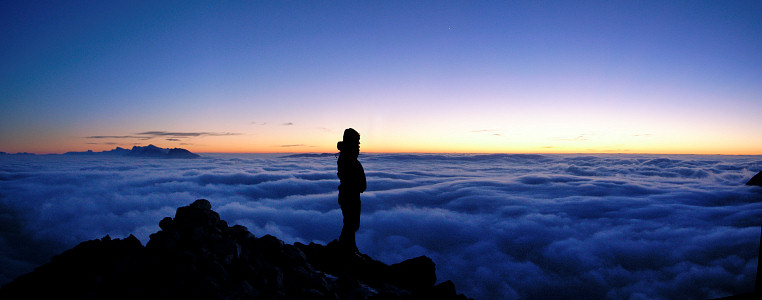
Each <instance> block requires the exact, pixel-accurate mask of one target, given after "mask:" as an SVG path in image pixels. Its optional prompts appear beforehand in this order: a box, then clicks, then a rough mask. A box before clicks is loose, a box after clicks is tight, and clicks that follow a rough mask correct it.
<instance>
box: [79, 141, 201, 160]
mask: <svg viewBox="0 0 762 300" xmlns="http://www.w3.org/2000/svg"><path fill="white" fill-rule="evenodd" d="M65 154H66V155H113V156H129V157H152V158H198V157H201V156H199V155H198V154H195V153H192V152H190V151H188V150H187V149H183V148H161V147H157V146H154V145H153V144H150V145H148V146H133V147H132V149H125V148H122V147H116V148H114V149H112V150H108V151H101V152H94V151H92V150H87V151H82V152H66V153H65Z"/></svg>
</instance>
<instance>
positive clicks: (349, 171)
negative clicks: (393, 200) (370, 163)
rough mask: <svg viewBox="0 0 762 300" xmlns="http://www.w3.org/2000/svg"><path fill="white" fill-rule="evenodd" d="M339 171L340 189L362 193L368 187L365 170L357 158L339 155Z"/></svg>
mask: <svg viewBox="0 0 762 300" xmlns="http://www.w3.org/2000/svg"><path fill="white" fill-rule="evenodd" d="M337 164H338V169H339V172H338V173H337V175H339V180H340V181H341V184H339V191H344V192H355V193H358V194H359V193H362V192H364V191H365V189H366V188H367V187H368V184H367V182H366V181H365V170H364V169H363V168H362V164H360V161H358V160H357V159H351V158H345V157H343V156H342V155H339V160H338V162H337Z"/></svg>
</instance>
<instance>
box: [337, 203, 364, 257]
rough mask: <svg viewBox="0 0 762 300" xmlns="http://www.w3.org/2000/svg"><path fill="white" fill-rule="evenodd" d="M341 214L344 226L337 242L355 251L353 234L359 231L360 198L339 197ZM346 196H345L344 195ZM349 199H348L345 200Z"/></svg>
mask: <svg viewBox="0 0 762 300" xmlns="http://www.w3.org/2000/svg"><path fill="white" fill-rule="evenodd" d="M341 196H342V195H340V196H339V198H343V199H341V200H342V201H340V202H339V204H340V205H341V214H342V215H343V216H344V226H343V227H342V228H341V236H339V242H341V244H342V245H343V246H344V247H346V248H348V249H349V250H357V242H356V240H355V232H357V230H358V229H360V197H359V195H357V197H351V198H350V197H341ZM344 196H346V195H344ZM347 198H349V199H347Z"/></svg>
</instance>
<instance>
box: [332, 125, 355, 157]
mask: <svg viewBox="0 0 762 300" xmlns="http://www.w3.org/2000/svg"><path fill="white" fill-rule="evenodd" d="M336 147H337V148H339V151H341V152H342V153H360V133H358V132H357V130H354V129H352V128H347V129H346V130H344V137H343V140H342V141H341V142H339V143H338V144H337V145H336Z"/></svg>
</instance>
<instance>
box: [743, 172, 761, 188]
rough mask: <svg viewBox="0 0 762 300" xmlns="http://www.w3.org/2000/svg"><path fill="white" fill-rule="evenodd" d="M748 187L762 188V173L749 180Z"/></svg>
mask: <svg viewBox="0 0 762 300" xmlns="http://www.w3.org/2000/svg"><path fill="white" fill-rule="evenodd" d="M746 185H755V186H762V171H760V172H759V173H757V175H754V177H752V178H751V179H749V181H748V182H746Z"/></svg>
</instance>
